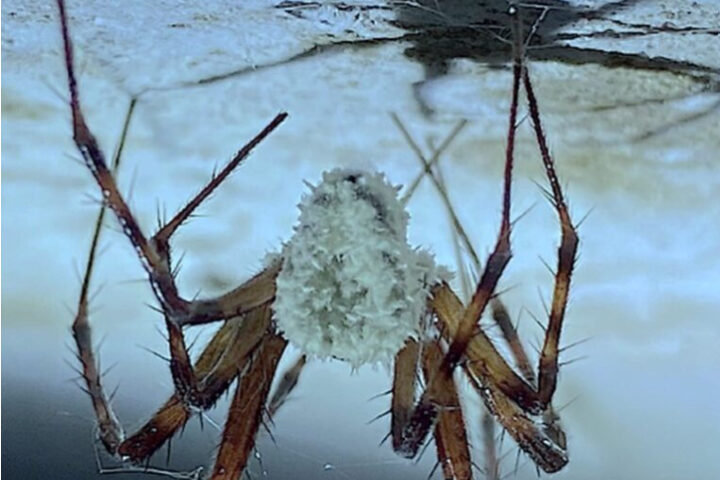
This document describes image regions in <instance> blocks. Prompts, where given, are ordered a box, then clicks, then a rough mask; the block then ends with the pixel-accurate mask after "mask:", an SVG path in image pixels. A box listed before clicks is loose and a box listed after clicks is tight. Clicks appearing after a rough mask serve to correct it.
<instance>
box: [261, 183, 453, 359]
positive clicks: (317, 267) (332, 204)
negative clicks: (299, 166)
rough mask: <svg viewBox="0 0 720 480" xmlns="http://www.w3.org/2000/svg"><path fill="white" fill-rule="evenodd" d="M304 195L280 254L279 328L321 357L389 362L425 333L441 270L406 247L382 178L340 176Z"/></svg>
mask: <svg viewBox="0 0 720 480" xmlns="http://www.w3.org/2000/svg"><path fill="white" fill-rule="evenodd" d="M310 188H311V191H310V193H309V194H306V195H304V196H303V198H302V200H301V202H300V205H299V207H300V219H299V224H298V225H297V226H296V227H295V233H294V235H293V237H292V239H291V240H290V241H289V242H288V243H287V244H286V245H285V246H284V248H283V251H282V257H283V265H282V269H281V271H280V273H279V275H278V277H277V295H276V299H275V302H274V306H273V308H274V318H275V321H276V323H277V327H278V329H279V330H280V331H282V332H283V333H284V335H285V337H286V338H287V339H288V340H289V341H290V342H292V343H293V344H295V345H296V346H298V347H299V348H301V349H302V350H303V351H305V352H306V353H308V354H311V355H314V356H317V357H322V358H325V357H334V358H338V359H342V360H346V361H348V362H350V363H351V364H352V365H353V366H359V365H361V364H364V363H368V362H370V363H372V362H388V361H389V360H390V359H391V358H392V356H393V355H395V353H397V351H398V350H399V349H400V348H401V347H402V346H403V344H404V342H405V340H406V339H407V338H408V337H414V338H418V337H419V336H420V334H421V333H422V328H421V324H422V323H423V318H424V316H425V311H426V304H427V297H428V292H429V289H430V287H431V286H432V285H433V284H434V283H436V282H438V281H440V280H442V279H445V278H447V276H448V274H447V271H446V270H445V269H444V268H441V267H440V268H439V267H437V266H436V265H435V262H434V260H433V257H432V255H431V254H430V253H428V252H427V251H424V250H419V249H414V248H411V247H410V246H409V245H408V243H407V239H406V237H407V223H408V218H409V216H408V214H407V212H406V211H405V209H404V208H403V206H402V205H401V204H400V202H399V201H398V198H397V190H398V189H397V188H395V187H393V186H391V185H390V184H389V183H388V182H387V181H386V180H385V178H384V176H383V175H382V174H381V173H369V172H364V171H356V170H344V169H336V170H333V171H330V172H325V173H324V174H323V178H322V182H321V183H320V184H319V185H317V186H315V187H313V186H311V187H310Z"/></svg>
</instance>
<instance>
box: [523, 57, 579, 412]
mask: <svg viewBox="0 0 720 480" xmlns="http://www.w3.org/2000/svg"><path fill="white" fill-rule="evenodd" d="M523 84H524V86H525V92H526V93H527V99H528V105H529V110H530V118H531V119H532V124H533V129H534V130H535V136H536V137H537V142H538V146H539V148H540V154H541V157H542V161H543V166H544V167H545V174H546V175H547V178H548V182H549V183H550V191H551V192H552V202H553V206H554V207H555V210H556V211H557V214H558V218H559V219H560V231H561V236H560V246H559V248H558V265H557V270H556V272H555V288H554V290H553V298H552V306H551V308H550V315H549V317H550V318H549V323H548V326H547V333H546V336H545V342H544V344H543V348H542V353H541V354H540V365H539V368H538V373H539V378H538V392H539V397H540V401H541V402H542V404H543V405H548V404H549V403H550V400H551V399H552V396H553V393H555V387H556V386H557V373H558V349H559V343H560V332H561V330H562V323H563V319H564V317H565V309H566V307H567V301H568V294H569V292H570V278H571V276H572V271H573V267H574V266H575V259H576V254H577V247H578V236H577V232H576V231H575V227H574V226H573V224H572V221H571V220H570V213H569V212H568V208H567V205H566V203H565V200H564V198H563V193H562V189H561V187H560V181H559V180H558V177H557V174H556V173H555V165H554V162H553V159H552V157H551V156H550V151H549V149H548V146H547V141H546V139H545V134H544V132H543V128H542V122H541V121H540V110H539V108H538V103H537V99H536V98H535V92H534V90H533V87H532V82H531V81H530V74H529V72H528V71H527V69H525V70H524V71H523Z"/></svg>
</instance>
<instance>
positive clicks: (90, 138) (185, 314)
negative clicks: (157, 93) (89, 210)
mask: <svg viewBox="0 0 720 480" xmlns="http://www.w3.org/2000/svg"><path fill="white" fill-rule="evenodd" d="M57 3H58V8H59V11H60V21H61V29H62V37H63V44H64V53H65V67H66V72H67V77H68V88H69V91H70V108H71V112H72V119H73V140H74V142H75V144H76V145H77V147H78V150H79V151H80V153H81V154H82V157H83V159H84V160H85V164H86V166H87V167H88V169H89V170H90V172H91V173H92V175H93V177H94V178H95V181H96V182H97V184H98V186H99V188H100V190H101V192H102V194H103V198H104V201H105V203H106V204H107V206H108V207H109V208H110V209H111V210H113V212H114V213H115V215H116V217H117V219H118V221H119V222H120V225H121V226H122V229H123V232H124V233H125V235H126V236H127V237H128V239H129V240H130V242H131V243H132V245H133V247H134V249H135V251H136V252H137V254H138V257H139V258H140V261H141V263H142V265H143V267H144V269H145V271H146V272H147V274H148V278H149V281H150V284H151V287H152V289H153V292H154V294H155V296H156V298H157V299H158V301H159V303H160V306H161V308H162V311H163V313H164V315H165V319H166V325H167V329H168V337H169V343H170V357H171V362H170V365H171V371H172V374H173V379H174V383H175V385H176V388H177V390H178V393H179V394H180V396H181V397H182V398H183V400H184V401H186V402H187V403H190V404H192V405H196V406H199V407H203V408H204V407H206V406H207V404H208V402H207V397H208V393H212V392H205V391H203V390H202V388H201V387H202V386H201V385H200V383H199V379H198V375H197V374H196V372H195V371H194V370H193V367H192V363H191V362H190V357H189V355H188V352H187V347H186V345H185V339H184V337H183V333H182V327H183V326H184V325H196V324H201V323H207V322H212V321H218V320H226V319H228V318H231V317H233V316H236V315H240V314H244V313H247V312H249V311H251V310H253V309H255V308H257V307H259V306H261V305H263V304H265V303H267V302H269V301H270V300H272V298H273V297H274V277H275V275H277V271H278V269H279V264H278V265H273V266H270V267H268V268H267V269H266V270H265V271H263V272H261V273H260V274H258V275H257V276H255V277H254V278H252V279H250V280H249V281H248V282H246V283H245V284H244V285H242V286H240V287H238V288H237V289H235V290H233V291H231V292H229V293H227V294H225V295H223V296H221V297H218V298H216V299H210V300H199V301H188V300H185V299H183V298H182V297H181V296H180V294H179V293H178V289H177V286H176V284H175V278H174V276H173V272H172V267H171V258H170V247H169V241H170V238H171V236H172V235H173V233H174V232H175V231H176V230H177V228H178V227H179V226H180V225H182V223H183V222H185V221H186V220H187V219H188V218H189V217H190V216H191V215H192V213H193V211H194V210H195V209H196V208H197V207H198V206H199V205H200V204H201V203H202V201H203V200H205V199H206V198H207V197H208V196H209V195H210V194H211V193H212V192H213V191H214V190H215V189H216V188H217V187H218V186H219V185H220V184H221V183H222V182H223V181H224V180H225V179H226V178H227V177H228V176H229V175H230V174H231V173H232V172H233V170H234V169H235V168H236V167H237V166H238V165H239V164H240V163H241V162H242V160H243V159H244V158H246V157H247V156H248V155H249V154H250V152H251V151H252V150H253V148H254V147H255V146H257V145H258V144H259V143H260V142H261V141H262V140H263V139H264V138H265V137H267V136H268V135H269V134H270V133H271V132H272V131H273V130H274V129H275V128H276V127H277V126H278V125H279V124H280V123H281V122H282V121H283V120H284V119H285V118H286V117H287V115H286V114H284V113H281V114H279V115H277V116H276V117H275V118H274V119H273V120H272V121H271V122H270V123H269V124H268V125H267V126H266V127H265V128H264V129H263V130H262V131H261V132H260V133H259V134H258V135H257V136H256V137H255V138H253V139H252V140H251V141H250V142H248V143H247V144H246V145H245V146H244V147H243V148H242V149H241V150H240V151H238V153H237V154H236V155H235V157H234V158H233V159H232V160H231V161H230V162H229V163H228V164H227V165H226V166H225V168H223V169H222V170H221V171H220V172H219V173H218V174H217V175H216V176H214V177H213V178H212V179H211V180H210V182H209V183H208V184H207V185H206V186H205V187H204V188H203V189H202V190H201V191H200V193H198V195H197V196H195V197H194V198H193V199H192V200H191V201H190V202H189V203H188V204H187V205H186V206H185V207H184V208H183V209H181V210H180V212H178V214H177V215H176V216H175V217H174V218H173V219H172V220H171V221H170V222H168V223H167V225H165V226H164V227H163V228H161V229H160V230H159V231H158V232H157V233H156V234H155V235H153V236H152V237H150V238H148V237H146V236H145V234H144V233H143V231H142V229H141V228H140V226H139V224H138V222H137V221H136V220H135V217H134V216H133V215H132V213H131V211H130V208H129V207H128V205H127V202H126V201H125V199H124V198H123V195H122V194H121V193H120V191H119V189H118V187H117V184H116V182H115V180H114V178H113V175H112V173H111V172H110V170H109V169H108V166H107V163H106V161H105V156H104V154H103V152H102V151H101V150H100V147H99V145H98V143H97V141H96V139H95V137H94V135H93V134H92V132H91V131H90V129H89V127H88V125H87V123H86V121H85V118H84V115H83V112H82V109H81V106H80V98H79V93H78V88H77V81H76V78H75V71H74V65H73V49H72V42H71V40H70V35H69V33H68V21H67V16H66V11H65V4H64V2H63V1H62V0H58V2H57ZM111 423H112V422H111Z"/></svg>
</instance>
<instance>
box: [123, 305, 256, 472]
mask: <svg viewBox="0 0 720 480" xmlns="http://www.w3.org/2000/svg"><path fill="white" fill-rule="evenodd" d="M269 308H270V307H269V305H263V306H261V307H258V308H256V309H255V310H253V311H251V312H249V313H247V314H246V315H245V316H244V317H241V318H233V319H231V320H228V321H227V322H225V324H224V325H223V326H222V327H221V328H220V329H219V330H218V331H217V332H216V333H215V335H214V336H213V338H212V339H211V340H210V342H209V343H208V345H207V346H206V347H205V349H204V350H203V352H202V353H201V354H200V357H199V358H198V359H197V361H196V362H195V366H194V367H195V368H194V370H195V372H196V374H197V376H198V379H199V382H198V384H199V387H198V391H199V393H200V395H201V397H199V398H198V399H197V403H199V404H200V405H202V406H203V407H209V406H211V405H213V404H214V403H215V402H216V401H217V399H218V398H219V397H220V395H221V394H222V393H223V392H225V390H227V388H228V387H229V386H230V383H231V382H232V381H233V380H234V379H235V377H237V376H238V374H240V372H241V371H242V370H243V368H245V366H246V365H247V363H248V362H249V361H250V359H251V358H252V356H253V354H254V352H255V351H256V349H257V347H258V345H259V344H260V341H261V340H262V338H263V336H264V335H265V334H266V332H267V330H268V328H269V327H270V324H269V316H268V311H269ZM192 413H193V412H192V409H191V408H190V407H189V406H188V405H187V404H186V403H185V402H183V399H182V398H181V397H180V396H179V395H178V393H177V392H176V393H174V394H173V395H172V396H171V397H170V398H169V399H168V400H167V401H166V402H165V404H164V405H163V406H162V407H161V408H160V410H158V411H157V412H156V413H155V415H153V417H152V418H151V419H150V420H148V422H147V423H145V425H143V426H142V427H141V428H140V429H139V430H138V431H137V432H136V433H135V434H133V435H132V436H131V437H130V438H128V439H127V440H125V441H124V442H123V443H122V444H121V445H120V448H119V449H118V453H119V454H120V455H121V456H123V457H127V458H128V459H129V460H131V461H133V462H140V461H143V460H145V459H147V458H149V457H150V456H151V455H152V454H153V453H154V452H155V451H156V450H157V449H158V448H160V447H161V446H162V445H163V444H164V443H165V442H166V441H167V440H168V439H170V438H171V437H172V436H173V435H174V434H175V433H176V432H177V431H178V430H179V429H180V428H182V427H183V426H184V425H185V423H187V421H188V420H189V419H190V417H191V416H192Z"/></svg>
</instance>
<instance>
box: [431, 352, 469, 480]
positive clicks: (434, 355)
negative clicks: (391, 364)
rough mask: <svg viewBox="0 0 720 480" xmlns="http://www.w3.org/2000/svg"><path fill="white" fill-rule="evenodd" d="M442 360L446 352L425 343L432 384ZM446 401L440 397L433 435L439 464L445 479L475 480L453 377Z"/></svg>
mask: <svg viewBox="0 0 720 480" xmlns="http://www.w3.org/2000/svg"><path fill="white" fill-rule="evenodd" d="M442 361H443V352H442V350H441V349H440V346H439V345H438V343H437V342H435V341H430V342H426V343H425V344H424V347H423V365H422V367H423V368H422V369H423V374H424V376H425V381H426V382H429V381H430V376H431V375H433V374H434V373H435V372H436V371H437V370H438V368H440V364H441V363H442ZM440 391H442V396H443V398H438V399H437V400H438V401H439V406H440V413H438V418H437V423H436V424H435V430H434V431H433V436H434V438H435V447H436V448H437V455H438V462H440V465H441V467H442V470H443V475H444V478H445V480H470V479H472V460H471V458H470V447H469V445H468V439H467V432H466V430H465V418H464V415H463V410H462V406H461V404H460V397H459V396H458V392H457V387H456V385H455V380H454V378H452V377H450V378H449V379H448V381H447V382H446V384H445V385H443V386H442V387H441V389H440Z"/></svg>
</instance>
